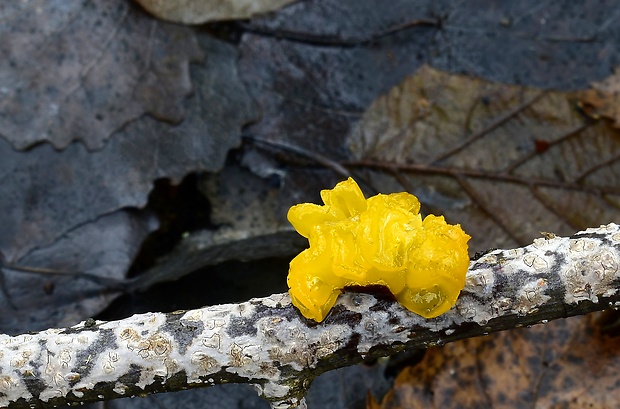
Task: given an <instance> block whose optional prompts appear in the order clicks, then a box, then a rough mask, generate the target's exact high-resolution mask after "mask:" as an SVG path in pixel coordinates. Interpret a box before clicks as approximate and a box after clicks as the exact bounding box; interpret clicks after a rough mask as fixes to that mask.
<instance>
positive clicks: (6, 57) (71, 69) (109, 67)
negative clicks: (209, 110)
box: [0, 0, 202, 149]
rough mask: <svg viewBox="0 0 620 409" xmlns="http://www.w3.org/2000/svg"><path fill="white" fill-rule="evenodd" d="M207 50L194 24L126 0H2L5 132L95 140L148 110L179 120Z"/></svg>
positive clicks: (19, 137)
mask: <svg viewBox="0 0 620 409" xmlns="http://www.w3.org/2000/svg"><path fill="white" fill-rule="evenodd" d="M201 56H202V53H201V50H200V48H199V47H198V45H197V42H196V39H195V38H194V34H193V33H192V32H191V31H190V30H188V29H187V28H185V27H180V26H174V25H170V24H165V23H161V22H158V21H156V20H154V19H151V18H149V17H148V16H147V15H145V13H143V12H142V11H141V10H140V9H139V8H138V7H136V6H133V5H132V4H131V3H130V2H127V1H126V0H107V1H97V2H89V1H84V0H82V1H70V2H66V1H62V0H60V1H59V0H56V1H41V0H26V1H19V2H2V4H1V5H0V72H1V73H2V75H0V94H1V95H2V98H0V129H1V131H0V135H1V136H2V137H3V138H4V139H6V140H7V141H9V142H10V143H11V145H12V146H13V147H15V148H17V149H24V148H27V147H29V146H32V145H34V144H37V143H40V142H43V141H49V142H50V143H52V144H53V145H54V147H55V148H57V149H59V148H64V147H66V146H67V145H68V144H69V143H70V142H71V141H73V140H81V141H82V142H84V144H85V145H86V146H87V147H88V148H89V149H96V148H101V147H102V146H103V145H104V143H105V140H106V139H108V138H109V137H110V136H111V135H112V134H113V133H114V132H116V131H118V130H120V129H121V128H123V127H124V126H126V125H127V124H128V123H130V122H131V121H133V120H135V119H137V118H139V117H140V116H142V115H143V114H145V113H150V114H152V115H154V116H155V117H157V118H160V119H163V120H166V121H170V122H178V121H180V120H181V119H182V118H183V116H184V111H183V107H182V103H183V99H184V98H185V97H186V96H187V95H188V94H189V93H190V92H191V82H190V78H189V62H190V61H198V60H199V59H200V58H201Z"/></svg>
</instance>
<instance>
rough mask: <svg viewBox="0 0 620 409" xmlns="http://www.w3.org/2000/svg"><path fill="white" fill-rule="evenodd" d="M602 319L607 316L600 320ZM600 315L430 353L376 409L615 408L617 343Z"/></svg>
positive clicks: (619, 369) (618, 397) (619, 392)
mask: <svg viewBox="0 0 620 409" xmlns="http://www.w3.org/2000/svg"><path fill="white" fill-rule="evenodd" d="M603 314H605V313H603ZM600 317H601V315H600V314H591V315H589V316H586V317H574V318H569V319H565V320H560V321H554V322H552V323H550V324H547V325H544V326H536V327H533V328H523V329H519V330H513V331H509V332H501V333H496V334H493V335H491V336H488V337H484V338H474V339H467V340H463V341H457V342H454V343H451V344H448V345H446V346H444V347H442V348H431V349H429V350H428V351H427V352H426V355H425V357H424V359H423V360H422V361H421V362H420V363H418V364H417V365H415V366H412V367H407V368H405V369H404V370H403V371H402V372H401V373H400V375H398V377H397V378H396V380H395V382H394V387H393V389H392V390H391V391H390V392H388V394H386V396H385V397H384V398H383V400H382V402H381V404H380V405H375V406H371V407H373V408H382V409H396V408H425V409H427V408H442V409H448V408H465V409H467V408H482V407H489V408H490V407H492V408H511V409H514V408H531V407H541V408H549V407H561V408H567V409H568V408H584V407H596V408H615V407H618V405H619V404H620V389H619V388H618V387H617V383H618V382H619V379H620V342H619V339H618V337H613V336H611V335H609V334H607V333H605V332H604V331H603V328H602V326H601V325H600V319H599V318H600Z"/></svg>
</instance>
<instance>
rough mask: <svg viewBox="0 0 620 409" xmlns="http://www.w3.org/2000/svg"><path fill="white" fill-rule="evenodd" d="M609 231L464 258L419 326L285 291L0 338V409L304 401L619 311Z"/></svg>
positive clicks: (618, 239)
mask: <svg viewBox="0 0 620 409" xmlns="http://www.w3.org/2000/svg"><path fill="white" fill-rule="evenodd" d="M619 260H620V226H618V225H615V224H610V225H608V226H601V227H600V228H597V229H588V230H586V231H584V232H579V233H577V234H575V235H574V236H572V237H569V238H559V237H553V236H552V235H549V234H547V237H546V238H539V239H536V240H535V241H534V243H533V244H531V245H529V246H527V247H523V248H517V249H513V250H495V251H492V252H489V253H487V254H485V255H484V256H482V257H480V258H478V259H477V260H474V261H472V262H471V265H470V268H469V272H468V275H467V283H466V286H465V289H464V290H463V291H462V293H461V296H460V297H459V300H458V301H457V304H456V305H455V307H454V308H452V309H451V310H450V311H449V312H448V313H446V314H444V315H442V316H440V317H437V318H434V319H428V320H427V319H424V318H422V317H420V316H417V315H415V314H413V313H410V312H409V311H407V310H405V309H403V308H402V307H401V306H400V305H398V304H396V303H395V302H394V301H392V300H391V299H387V298H386V297H384V296H381V295H377V294H375V295H372V294H363V293H351V292H348V293H346V294H344V295H342V296H341V297H340V299H339V301H338V303H337V304H336V306H335V307H334V309H333V310H332V312H331V313H330V315H329V316H328V317H327V318H326V320H325V321H324V322H322V323H320V324H317V323H315V322H314V321H310V320H306V319H305V318H303V317H302V316H301V315H300V314H299V312H298V311H297V310H296V309H295V308H294V307H293V306H292V305H291V302H290V299H289V297H288V295H287V294H275V295H272V296H270V297H266V298H257V299H252V300H250V301H247V302H244V303H240V304H227V305H218V306H212V307H207V308H202V309H198V310H192V311H178V312H174V313H169V314H163V313H148V314H140V315H134V316H133V317H130V318H127V319H124V320H121V321H113V322H102V321H98V322H95V321H92V320H87V321H85V322H82V323H80V324H78V325H76V326H74V327H71V328H65V329H50V330H47V331H43V332H40V333H36V334H26V335H18V336H8V335H0V406H1V407H9V408H36V407H50V406H52V405H61V404H73V403H75V402H92V401H98V400H109V399H115V398H120V397H127V396H133V395H142V396H144V395H145V394H149V393H156V392H164V391H175V390H180V389H187V388H194V387H204V386H211V385H214V384H219V383H225V382H226V383H228V382H239V383H250V384H254V385H255V386H256V388H257V389H258V391H259V393H260V394H261V395H262V396H263V397H265V398H266V399H269V400H270V402H271V403H272V405H273V406H274V407H293V406H296V405H304V403H303V396H304V394H305V392H306V390H307V388H308V387H309V385H310V382H311V381H312V379H313V378H314V377H316V376H317V375H319V374H320V373H322V372H325V371H329V370H332V369H335V368H339V367H343V366H348V365H353V364H356V363H359V362H362V361H364V360H369V359H374V358H376V357H379V356H386V355H390V354H393V353H396V352H398V351H402V350H404V349H416V348H425V347H428V346H431V345H440V344H443V343H446V342H451V341H455V340H458V339H462V338H467V337H473V336H478V335H482V334H487V333H490V332H494V331H501V330H505V329H509V328H515V327H520V326H523V325H531V324H536V323H543V322H546V321H548V320H553V319H557V318H564V317H568V316H573V315H580V314H585V313H588V312H592V311H598V310H602V309H605V308H608V307H614V308H619V307H620V294H619V292H618V289H619V288H620V271H619V267H618V264H619Z"/></svg>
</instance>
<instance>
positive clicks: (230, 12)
mask: <svg viewBox="0 0 620 409" xmlns="http://www.w3.org/2000/svg"><path fill="white" fill-rule="evenodd" d="M136 1H137V2H138V3H139V4H140V5H141V6H142V7H144V8H145V9H146V10H147V11H148V12H149V13H151V14H153V15H154V16H155V17H157V18H160V19H162V20H166V21H172V22H174V23H182V24H203V23H207V22H209V21H218V20H236V19H248V18H250V17H252V16H253V15H255V14H261V13H266V12H269V11H275V10H277V9H279V8H281V7H284V6H285V5H287V4H289V3H292V2H293V1H294V0H136Z"/></svg>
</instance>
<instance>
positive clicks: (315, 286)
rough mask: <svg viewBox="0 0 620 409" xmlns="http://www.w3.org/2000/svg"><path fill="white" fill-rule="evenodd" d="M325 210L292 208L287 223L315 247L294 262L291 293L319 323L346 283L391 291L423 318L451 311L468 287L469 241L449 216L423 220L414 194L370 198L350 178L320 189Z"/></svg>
mask: <svg viewBox="0 0 620 409" xmlns="http://www.w3.org/2000/svg"><path fill="white" fill-rule="evenodd" d="M321 199H323V202H324V203H325V205H323V206H319V205H316V204H312V203H302V204H298V205H296V206H293V207H291V209H290V210H289V212H288V220H289V221H290V222H291V224H292V225H293V227H295V230H297V231H298V232H299V234H301V235H302V236H304V237H306V238H307V239H308V241H309V243H310V248H308V249H306V250H304V251H303V252H301V253H300V254H299V255H298V256H297V257H295V258H294V259H293V260H292V261H291V265H290V270H289V274H288V286H289V294H290V295H291V300H292V301H293V305H295V306H296V307H297V308H299V310H300V311H301V313H302V314H303V315H304V317H306V318H311V319H313V320H315V321H318V322H321V321H323V319H324V318H325V316H326V315H327V313H328V312H329V310H330V309H331V308H332V306H333V305H334V303H335V302H336V299H337V298H338V295H339V294H340V293H341V290H342V289H343V288H345V287H347V286H369V285H383V286H386V287H387V288H388V289H389V290H390V292H391V293H392V294H394V296H395V297H396V299H397V300H398V302H399V303H401V304H402V305H403V306H404V307H405V308H407V309H408V310H410V311H412V312H415V313H416V314H419V315H421V316H423V317H425V318H433V317H436V316H438V315H441V314H443V313H444V312H446V311H448V310H449V309H450V308H451V307H452V306H453V305H454V303H455V302H456V299H457V297H458V295H459V293H460V292H461V290H462V289H463V287H464V285H465V274H466V273H467V268H468V267H469V256H468V253H467V242H468V241H469V239H470V237H469V236H468V235H467V234H466V233H465V232H464V231H463V230H462V229H461V226H460V225H458V224H457V225H454V226H453V225H450V224H447V223H446V221H445V220H444V218H443V216H433V215H429V216H427V217H425V218H424V220H422V216H420V213H419V212H420V202H419V201H418V199H417V198H416V197H415V196H413V195H411V194H409V193H392V194H389V195H383V194H379V195H377V196H373V197H371V198H369V199H366V198H365V197H364V194H363V193H362V191H361V190H360V188H359V186H358V185H357V183H355V181H354V180H353V179H352V178H349V179H348V180H346V181H344V182H340V183H338V184H337V185H336V187H334V188H333V189H332V190H323V191H321Z"/></svg>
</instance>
